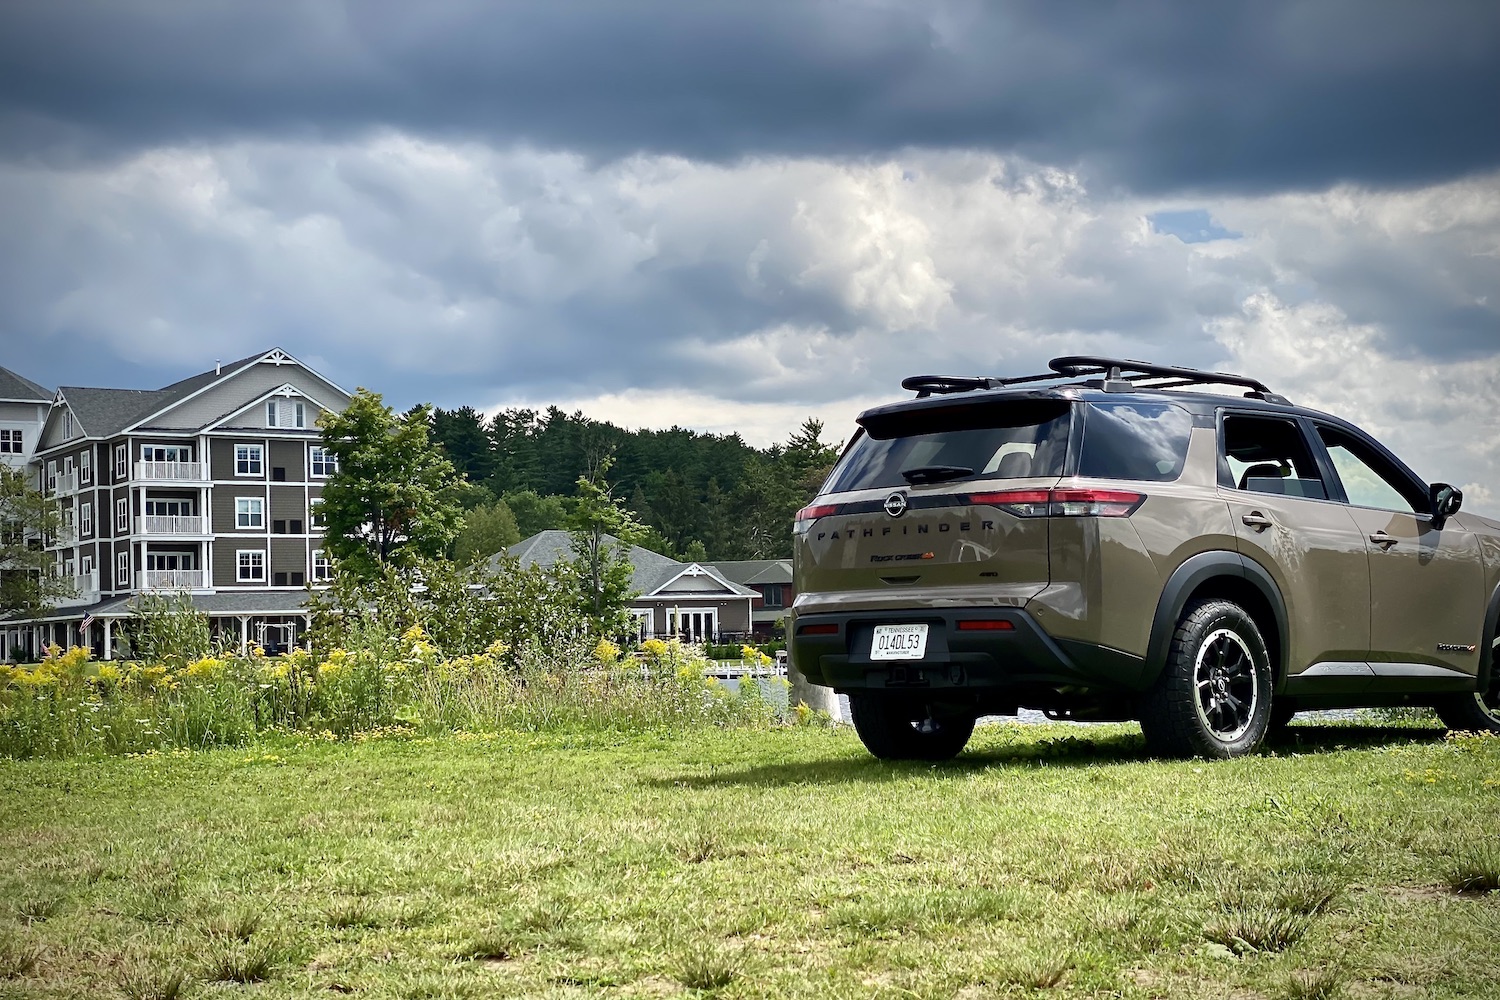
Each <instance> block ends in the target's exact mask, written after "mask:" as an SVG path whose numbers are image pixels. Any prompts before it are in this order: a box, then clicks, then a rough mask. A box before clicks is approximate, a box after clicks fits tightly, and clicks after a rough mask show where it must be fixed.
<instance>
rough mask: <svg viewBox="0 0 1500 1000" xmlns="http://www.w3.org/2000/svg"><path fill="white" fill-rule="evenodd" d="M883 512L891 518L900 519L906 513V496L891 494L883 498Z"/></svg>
mask: <svg viewBox="0 0 1500 1000" xmlns="http://www.w3.org/2000/svg"><path fill="white" fill-rule="evenodd" d="M885 512H886V513H887V514H889V515H891V516H892V517H900V516H901V515H902V514H905V513H906V494H905V493H892V494H891V495H890V496H888V497H886V498H885Z"/></svg>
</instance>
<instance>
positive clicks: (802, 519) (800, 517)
mask: <svg viewBox="0 0 1500 1000" xmlns="http://www.w3.org/2000/svg"><path fill="white" fill-rule="evenodd" d="M841 509H842V505H840V504H836V503H815V504H812V505H811V506H808V507H803V508H802V509H801V510H799V511H797V516H796V517H795V518H794V519H793V520H792V533H793V534H795V535H800V534H803V533H804V532H806V531H807V529H808V528H811V527H812V523H813V522H814V521H816V520H817V519H818V518H820V517H827V516H829V515H830V514H837V513H838V512H839V511H840V510H841Z"/></svg>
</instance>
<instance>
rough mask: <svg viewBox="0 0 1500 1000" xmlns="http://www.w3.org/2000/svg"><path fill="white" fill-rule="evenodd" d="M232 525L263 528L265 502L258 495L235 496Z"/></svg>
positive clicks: (264, 522) (264, 523)
mask: <svg viewBox="0 0 1500 1000" xmlns="http://www.w3.org/2000/svg"><path fill="white" fill-rule="evenodd" d="M234 526H235V527H236V528H264V527H265V526H266V502H265V501H264V500H262V499H261V498H260V497H235V498H234Z"/></svg>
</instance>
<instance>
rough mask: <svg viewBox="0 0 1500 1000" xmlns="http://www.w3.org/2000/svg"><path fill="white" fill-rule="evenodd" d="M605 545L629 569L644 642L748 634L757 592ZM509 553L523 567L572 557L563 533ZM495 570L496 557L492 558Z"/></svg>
mask: <svg viewBox="0 0 1500 1000" xmlns="http://www.w3.org/2000/svg"><path fill="white" fill-rule="evenodd" d="M605 540H606V542H607V544H609V545H610V546H612V547H618V548H622V549H623V550H624V552H625V557H626V559H628V560H629V562H630V567H631V584H632V590H634V591H635V594H636V596H635V597H634V598H633V599H632V600H631V603H630V614H631V615H632V616H633V617H634V618H635V620H636V624H637V627H638V628H639V630H640V631H639V635H640V637H641V638H643V639H649V638H653V637H666V636H677V637H679V638H682V639H683V640H685V641H689V642H732V641H740V640H742V639H747V638H749V636H750V632H751V627H750V608H751V605H752V604H754V603H755V599H756V593H755V591H753V590H751V589H750V588H749V587H745V586H742V585H741V584H738V583H735V582H734V581H732V580H729V579H726V578H725V577H724V575H723V574H722V573H720V572H719V571H718V570H716V569H715V568H714V567H712V566H709V565H706V564H703V563H695V562H690V563H685V562H679V561H678V560H676V559H673V558H671V557H669V556H664V555H662V554H661V553H659V552H652V551H651V550H650V549H644V548H641V547H640V546H639V545H625V543H623V542H621V541H620V540H619V539H618V538H615V537H614V536H613V535H606V536H605ZM507 552H508V554H510V555H512V556H515V557H516V558H517V559H519V560H520V562H521V565H523V566H541V567H543V568H547V567H551V566H554V565H556V564H558V563H560V562H566V561H569V560H571V559H573V558H575V553H574V551H573V540H572V536H570V535H569V534H568V533H567V532H566V531H560V530H555V529H554V530H548V531H539V532H537V533H536V534H535V535H532V536H531V537H530V538H527V539H524V540H522V541H520V542H517V543H516V544H515V545H512V546H511V547H510V548H509V549H508V550H507ZM491 566H492V568H499V566H500V557H499V556H495V557H493V558H492V560H491Z"/></svg>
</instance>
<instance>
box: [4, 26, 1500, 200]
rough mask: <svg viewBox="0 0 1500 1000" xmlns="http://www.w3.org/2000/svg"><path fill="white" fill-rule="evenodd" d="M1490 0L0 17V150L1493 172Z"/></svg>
mask: <svg viewBox="0 0 1500 1000" xmlns="http://www.w3.org/2000/svg"><path fill="white" fill-rule="evenodd" d="M1497 92H1500V6H1497V5H1495V4H1493V3H1488V2H1485V0H1453V2H1446V3H1442V4H1424V5H1412V4H1404V3H1397V2H1393V0H1392V2H1385V0H1380V2H1375V3H1371V2H1369V0H1330V2H1323V3H1318V4H1306V3H1298V2H1295V0H1227V2H1219V3H1213V4H1178V3H1168V2H1165V0H1161V2H1147V3H1144V4H1141V3H1118V2H1116V3H1099V4H1089V5H1086V6H1078V5H1073V4H1060V3H1056V2H1053V0H1018V2H1010V3H983V2H979V0H939V2H934V3H927V2H921V3H919V2H915V0H907V2H902V0H796V2H793V0H768V2H731V3H711V4H686V5H684V4H680V3H668V2H666V0H641V2H637V3H631V4H628V5H623V4H597V3H583V2H581V0H546V2H535V3H527V4H501V5H496V4H490V3H485V2H482V0H448V2H444V3H436V4H433V3H429V4H413V3H409V2H407V0H383V2H382V0H371V2H358V3H356V2H353V0H345V2H328V0H301V2H285V3H274V4H251V5H247V4H237V3H231V2H227V0H204V2H198V3H192V4H179V3H165V2H159V0H142V2H136V3H118V2H114V0H95V2H92V3H69V4H57V3H53V2H51V0H12V2H10V3H7V4H5V5H3V6H0V95H3V96H0V149H4V150H5V151H6V155H8V156H9V157H11V158H13V159H23V160H25V159H35V158H42V159H45V160H47V161H48V162H65V161H67V160H69V159H70V158H74V157H85V158H88V157H106V158H109V157H115V156H119V155H124V156H127V157H128V156H132V155H134V154H135V153H137V152H139V151H140V150H143V149H148V148H155V147H162V146H167V147H170V146H176V145H182V144H189V143H198V142H206V143H212V144H222V143H231V142H235V141H240V140H257V141H266V140H277V139H280V140H299V141H300V140H312V141H333V142H344V141H349V140H351V139H358V138H360V137H363V136H366V135H368V134H369V133H371V132H372V131H381V130H385V129H394V130H397V131H400V132H403V133H406V134H409V135H419V136H422V137H424V138H427V139H430V140H434V141H438V142H443V143H451V142H459V143H462V142H465V141H475V142H481V143H484V144H486V145H491V146H499V147H509V146H512V145H514V144H516V143H525V144H528V145H531V146H534V147H537V148H544V149H564V150H569V151H572V152H576V153H579V154H581V155H583V156H585V157H587V158H589V159H590V160H591V161H599V160H606V161H607V160H613V159H620V158H625V157H629V156H632V155H636V154H642V155H647V156H678V157H682V158H686V159H690V160H694V161H713V162H719V163H734V162H737V161H739V160H741V159H744V158H746V157H776V158H791V159H798V158H837V159H842V158H855V159H858V158H863V157H866V156H871V157H875V158H884V157H888V156H890V155H892V154H893V153H895V152H897V151H900V150H904V149H907V148H911V147H920V148H929V149H972V150H983V151H987V152H990V153H996V154H1001V155H1007V156H1009V155H1015V156H1021V157H1024V158H1026V159H1029V160H1032V161H1035V162H1040V163H1048V164H1055V165H1058V166H1061V167H1064V168H1066V169H1070V170H1071V169H1076V170H1080V171H1081V172H1082V173H1083V175H1084V176H1086V177H1087V178H1089V179H1090V181H1091V182H1097V183H1104V184H1121V185H1125V186H1127V187H1128V188H1130V189H1132V190H1134V191H1137V192H1145V193H1158V194H1159V193H1165V192H1170V191H1179V190H1183V189H1194V190H1198V191H1213V192H1233V191H1242V192H1266V191H1274V190H1286V189H1299V190H1319V189H1323V188H1326V187H1328V186H1330V185H1332V184H1335V183H1339V182H1351V183H1359V184H1363V185H1367V186H1377V187H1389V186H1420V185H1424V184H1429V183H1434V182H1439V181H1444V180H1450V179H1453V178H1455V177H1459V176H1465V175H1469V174H1473V173H1483V172H1488V171H1491V170H1493V169H1495V168H1496V167H1497V166H1500V132H1497V130H1496V129H1494V128H1491V127H1485V123H1488V122H1491V121H1492V120H1493V116H1494V98H1493V95H1494V94H1495V93H1497Z"/></svg>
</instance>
